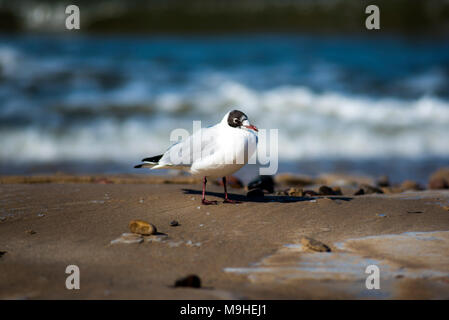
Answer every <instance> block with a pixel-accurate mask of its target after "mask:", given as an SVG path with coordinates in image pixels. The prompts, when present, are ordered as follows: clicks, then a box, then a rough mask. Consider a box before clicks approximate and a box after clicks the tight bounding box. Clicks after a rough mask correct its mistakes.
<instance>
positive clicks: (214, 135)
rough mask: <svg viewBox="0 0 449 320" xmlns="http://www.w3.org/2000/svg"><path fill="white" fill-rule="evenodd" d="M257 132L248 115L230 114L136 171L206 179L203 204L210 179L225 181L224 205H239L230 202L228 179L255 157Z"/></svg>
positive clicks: (176, 144)
mask: <svg viewBox="0 0 449 320" xmlns="http://www.w3.org/2000/svg"><path fill="white" fill-rule="evenodd" d="M257 131H258V130H257V128H256V127H255V126H253V125H252V124H250V123H249V121H248V117H247V116H246V114H244V113H243V112H241V111H239V110H233V111H230V112H228V113H227V114H226V115H225V116H224V117H223V119H222V120H221V122H219V123H218V124H216V125H214V126H212V127H208V128H203V129H201V130H198V131H197V132H195V133H193V134H192V135H190V136H189V137H188V138H187V139H185V140H183V141H181V142H178V143H175V144H174V145H172V146H171V147H169V148H168V149H167V151H165V153H164V154H161V155H158V156H154V157H149V158H145V159H143V160H142V162H143V163H142V164H139V165H136V166H135V167H134V168H145V167H149V168H151V169H179V170H184V171H187V172H189V173H191V174H192V175H194V176H202V177H204V178H203V197H202V200H201V202H202V203H203V204H205V205H207V204H217V201H208V200H206V197H205V196H206V183H207V177H211V178H219V177H222V179H223V186H224V192H225V199H224V201H223V202H224V203H236V201H233V200H230V199H228V192H227V189H226V176H228V175H230V174H233V173H234V172H236V171H237V170H239V169H240V168H242V167H243V166H244V165H245V164H247V163H248V159H249V158H251V156H252V155H253V154H254V152H255V150H256V144H257Z"/></svg>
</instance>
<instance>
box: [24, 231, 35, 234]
mask: <svg viewBox="0 0 449 320" xmlns="http://www.w3.org/2000/svg"><path fill="white" fill-rule="evenodd" d="M25 232H26V233H28V234H29V235H33V234H36V231H34V230H26V231H25Z"/></svg>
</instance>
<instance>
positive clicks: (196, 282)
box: [175, 274, 201, 288]
mask: <svg viewBox="0 0 449 320" xmlns="http://www.w3.org/2000/svg"><path fill="white" fill-rule="evenodd" d="M176 287H189V288H201V279H200V277H198V276H197V275H195V274H191V275H188V276H187V277H184V278H181V279H178V280H176V281H175V288H176Z"/></svg>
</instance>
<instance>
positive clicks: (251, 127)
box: [244, 124, 259, 132]
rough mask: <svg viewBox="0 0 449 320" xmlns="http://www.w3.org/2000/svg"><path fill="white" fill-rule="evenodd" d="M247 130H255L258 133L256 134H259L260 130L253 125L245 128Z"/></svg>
mask: <svg viewBox="0 0 449 320" xmlns="http://www.w3.org/2000/svg"><path fill="white" fill-rule="evenodd" d="M244 127H245V128H248V129H250V130H254V131H256V132H258V131H259V130H258V129H257V127H256V126H253V125H252V124H251V125H249V126H244Z"/></svg>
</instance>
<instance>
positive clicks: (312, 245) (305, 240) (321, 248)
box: [301, 236, 331, 252]
mask: <svg viewBox="0 0 449 320" xmlns="http://www.w3.org/2000/svg"><path fill="white" fill-rule="evenodd" d="M301 244H302V245H303V246H304V247H306V248H307V249H310V250H312V251H317V252H330V251H331V249H330V248H329V247H328V246H327V245H325V244H324V243H322V242H321V241H318V240H315V239H313V238H310V237H306V236H304V237H302V238H301Z"/></svg>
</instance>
